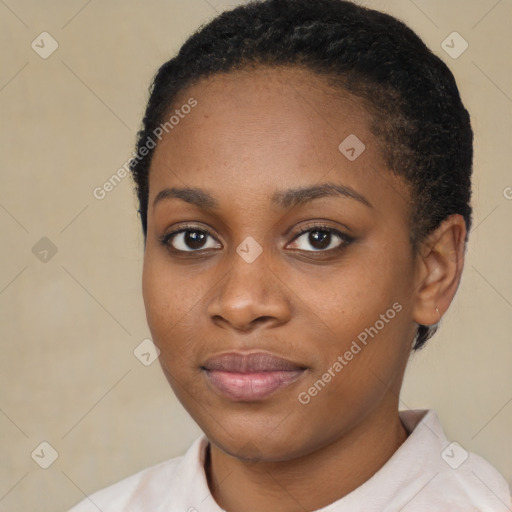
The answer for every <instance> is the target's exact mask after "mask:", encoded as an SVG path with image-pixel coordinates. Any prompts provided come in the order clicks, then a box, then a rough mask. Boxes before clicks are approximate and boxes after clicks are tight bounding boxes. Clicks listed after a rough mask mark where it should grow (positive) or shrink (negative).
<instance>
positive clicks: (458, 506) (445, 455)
mask: <svg viewBox="0 0 512 512" xmlns="http://www.w3.org/2000/svg"><path fill="white" fill-rule="evenodd" d="M411 412H420V411H411ZM422 412H423V411H422ZM413 434H416V435H414V436H413V435H411V436H410V437H411V438H412V439H411V441H413V443H411V445H414V450H413V451H412V452H411V454H410V455H411V456H413V455H414V452H416V450H417V452H416V455H417V456H418V458H417V459H416V463H417V465H418V469H417V474H416V479H415V481H414V482H411V487H412V486H414V487H415V489H414V491H415V492H414V495H413V497H412V496H411V497H412V499H411V501H410V503H409V507H410V508H408V507H407V506H406V507H405V509H404V512H406V511H408V510H429V511H432V512H435V511H443V512H444V511H446V510H447V508H446V507H447V506H449V507H450V508H449V510H450V512H487V511H492V512H508V511H510V510H512V501H511V497H510V488H509V486H508V483H507V482H506V480H505V478H504V477H503V476H502V475H501V474H500V473H499V471H498V470H497V469H496V468H495V467H494V466H492V465H491V464H490V463H489V462H488V461H487V460H485V459H484V458H482V457H480V456H479V455H477V454H475V453H472V452H470V451H467V450H466V449H465V448H464V447H463V446H461V445H460V444H459V443H457V442H450V441H449V440H448V439H447V438H446V436H445V434H444V432H443V430H442V428H441V424H440V422H439V419H438V417H437V415H436V413H435V411H433V410H429V411H427V412H426V414H424V416H423V418H422V420H421V421H420V422H418V423H417V425H415V428H414V431H413ZM411 458H412V457H411Z"/></svg>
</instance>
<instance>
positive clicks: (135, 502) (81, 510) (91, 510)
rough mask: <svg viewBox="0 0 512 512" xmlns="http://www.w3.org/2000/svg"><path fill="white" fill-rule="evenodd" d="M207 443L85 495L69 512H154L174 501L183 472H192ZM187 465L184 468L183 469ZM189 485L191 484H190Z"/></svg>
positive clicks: (201, 441)
mask: <svg viewBox="0 0 512 512" xmlns="http://www.w3.org/2000/svg"><path fill="white" fill-rule="evenodd" d="M206 443H207V440H206V438H205V437H204V436H201V437H200V438H198V439H197V440H196V441H195V442H194V443H193V444H192V445H191V446H190V448H189V449H188V451H187V453H186V454H185V455H182V456H180V457H175V458H173V459H169V460H167V461H164V462H161V463H159V464H156V465H154V466H151V467H148V468H145V469H143V470H142V471H139V472H138V473H135V474H133V475H131V476H129V477H127V478H125V479H123V480H121V481H119V482H117V483H115V484H113V485H111V486H109V487H106V488H104V489H102V490H100V491H97V492H95V493H94V494H91V495H90V496H87V497H86V498H85V499H83V500H82V501H81V502H80V503H78V504H77V505H75V506H74V507H73V508H71V509H70V510H69V511H68V512H97V511H98V510H101V511H102V512H119V511H121V510H123V511H127V512H128V511H129V512H132V511H133V512H139V511H141V512H142V511H143V510H156V509H157V507H158V506H160V504H161V503H162V501H167V500H169V499H173V497H174V496H173V495H175V494H176V493H177V490H179V489H180V488H181V485H180V484H179V480H180V479H181V477H183V473H184V472H185V473H186V472H187V471H188V473H191V470H193V469H194V463H195V462H196V461H197V460H198V459H199V457H200V455H201V451H202V450H203V449H204V447H205V445H206ZM185 465H186V466H187V468H188V469H186V468H185V467H184V466H185ZM190 483H192V482H190Z"/></svg>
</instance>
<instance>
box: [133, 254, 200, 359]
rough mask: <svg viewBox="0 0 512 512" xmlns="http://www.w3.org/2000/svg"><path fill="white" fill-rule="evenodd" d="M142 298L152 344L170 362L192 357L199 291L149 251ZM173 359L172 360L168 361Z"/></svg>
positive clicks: (143, 277)
mask: <svg viewBox="0 0 512 512" xmlns="http://www.w3.org/2000/svg"><path fill="white" fill-rule="evenodd" d="M142 295H143V298H144V305H145V308H146V318H147V323H148V326H149V329H150V331H151V334H152V337H153V342H154V343H155V344H156V345H157V346H158V348H159V349H160V351H161V353H162V355H163V356H164V358H165V359H166V360H167V359H169V360H172V361H176V360H177V359H178V358H179V359H180V360H183V359H185V358H187V357H188V358H189V360H191V359H190V358H191V354H192V348H193V347H192V340H190V342H187V339H188V337H190V336H191V335H192V334H193V333H194V318H196V319H197V316H198V315H199V312H198V311H197V307H196V305H197V304H198V302H199V300H200V291H199V290H198V287H197V286H195V284H194V283H189V282H187V280H186V278H185V277H184V276H183V274H180V273H179V272H172V271H171V268H170V265H169V263H168V262H166V261H165V258H162V257H161V256H160V255H155V254H154V252H153V251H151V250H149V251H148V252H147V253H146V254H145V256H144V267H143V272H142ZM167 356H170V357H167Z"/></svg>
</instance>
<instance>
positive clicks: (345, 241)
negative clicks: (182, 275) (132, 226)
mask: <svg viewBox="0 0 512 512" xmlns="http://www.w3.org/2000/svg"><path fill="white" fill-rule="evenodd" d="M315 231H322V232H326V233H329V234H331V235H336V236H337V237H339V238H340V240H341V243H340V245H338V246H337V247H334V248H331V249H326V250H325V249H318V250H312V251H306V250H303V249H296V250H298V251H302V252H307V253H320V254H331V253H333V252H334V251H341V250H342V249H344V248H345V247H347V246H348V245H349V244H351V243H352V242H353V241H354V240H355V239H354V238H353V237H351V236H349V235H346V234H345V233H342V232H340V231H338V230H337V229H334V228H332V227H330V226H325V225H321V224H313V225H308V226H306V227H305V228H304V229H303V230H301V231H300V232H299V233H297V234H296V235H295V236H294V237H293V238H292V240H291V241H292V242H293V241H294V240H296V239H298V238H300V237H301V236H302V235H304V234H306V233H314V232H315ZM186 232H195V233H203V234H206V235H208V236H209V237H211V238H213V239H215V237H214V236H213V235H212V234H211V233H210V231H209V230H207V229H204V228H199V227H198V226H194V225H185V226H183V227H181V228H180V229H179V230H176V231H172V232H171V233H166V234H164V235H163V236H161V237H160V238H159V242H160V243H161V244H162V245H164V246H166V247H167V248H169V249H171V250H172V251H173V252H174V253H179V254H194V253H195V254H197V253H205V252H207V251H210V250H216V249H197V250H190V251H183V250H181V249H175V248H174V247H172V246H171V243H170V242H171V240H172V239H173V238H174V237H175V236H176V235H179V234H180V233H186ZM329 245H330V244H329Z"/></svg>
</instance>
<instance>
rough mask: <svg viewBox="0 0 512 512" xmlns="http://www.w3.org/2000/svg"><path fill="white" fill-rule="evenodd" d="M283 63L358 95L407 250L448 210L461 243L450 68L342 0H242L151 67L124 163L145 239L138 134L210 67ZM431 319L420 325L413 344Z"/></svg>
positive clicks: (468, 211) (465, 121)
mask: <svg viewBox="0 0 512 512" xmlns="http://www.w3.org/2000/svg"><path fill="white" fill-rule="evenodd" d="M286 65H288V66H297V67H301V68H306V69H309V70H310V71H312V72H314V73H316V74H318V75H322V76H323V77H325V79H326V80H327V82H328V83H329V85H332V86H335V87H339V88H341V89H343V90H346V91H349V92H350V93H352V94H353V95H355V96H357V97H359V98H360V99H361V101H363V103H364V105H365V107H366V108H367V110H368V112H369V113H370V114H371V118H372V123H371V131H372V133H373V134H374V135H375V136H376V138H377V140H378V141H379V143H380V144H379V145H380V147H381V153H382V156H383V158H384V160H385V162H386V164H387V166H388V168H389V169H390V170H391V172H393V173H394V174H396V175H397V176H399V177H400V178H401V179H403V180H404V181H405V182H406V183H407V184H408V185H409V189H410V195H411V198H412V201H411V207H410V210H411V213H410V226H411V230H410V239H411V245H412V249H413V251H414V252H416V251H417V250H418V247H419V243H420V242H422V241H423V240H424V239H425V237H427V236H428V235H429V234H430V233H431V232H432V231H434V230H435V229H436V228H437V227H438V226H439V225H440V224H441V222H442V221H443V220H445V219H446V218H447V217H448V216H449V215H451V214H460V215H462V216H463V217H464V220H465V223H466V228H467V230H466V240H465V242H467V238H468V234H469V231H470V228H471V222H472V208H471V206H470V199H471V174H472V160H473V132H472V129H471V123H470V117H469V113H468V112H467V110H466V109H465V108H464V105H463V104H462V101H461V98H460V95H459V91H458V89H457V85H456V83H455V79H454V77H453V74H452V73H451V72H450V70H449V69H448V67H447V66H446V65H445V64H444V62H443V61H442V60H441V59H440V58H439V57H437V56H435V55H434V54H433V53H432V52H431V51H430V50H429V49H428V48H427V46H426V45H425V44H424V43H423V41H422V40H421V39H420V38H419V37H418V36H417V35H416V34H415V33H414V32H413V31H412V30H411V29H410V28H409V27H407V25H405V24H404V23H403V22H401V21H399V20H397V19H396V18H394V17H392V16H390V15H388V14H385V13H382V12H379V11H375V10H373V9H369V8H366V7H361V6H358V5H356V4H354V3H352V2H350V1H345V0H315V1H311V0H260V1H251V2H248V3H246V4H244V5H242V6H239V7H236V8H234V9H232V10H229V11H225V12H223V13H221V14H220V15H218V16H217V17H216V18H214V19H213V20H211V21H210V22H208V23H207V24H205V25H202V26H201V27H199V28H198V30H197V31H196V32H195V33H194V34H193V35H191V36H190V37H189V38H188V39H187V41H186V42H185V43H184V44H183V45H182V47H181V48H180V50H179V52H178V54H177V55H176V56H175V57H174V58H172V59H171V60H169V61H168V62H166V63H165V64H163V65H162V66H161V67H160V69H159V70H158V72H157V73H156V75H155V77H154V79H153V81H152V83H151V86H150V88H149V100H148V104H147V107H146V111H145V115H144V118H143V123H142V128H141V130H140V131H139V132H138V135H137V144H136V152H135V153H134V155H135V158H133V159H132V161H131V163H130V169H131V171H132V174H133V179H134V182H135V190H136V193H137V197H138V201H139V214H140V218H141V222H142V229H143V232H144V238H146V235H147V208H148V189H149V187H148V178H149V168H150V164H151V157H152V154H153V152H154V144H153V147H152V148H148V144H147V141H148V140H152V136H153V134H154V132H155V130H157V129H158V127H159V126H160V125H161V124H162V123H163V120H164V119H165V117H166V116H167V115H168V113H169V112H170V111H171V110H172V105H173V102H175V101H176V99H177V95H178V94H179V93H182V92H183V91H184V90H185V89H186V88H187V87H190V86H192V85H194V84H196V83H197V82H199V81H200V80H201V79H205V78H207V77H208V76H210V75H213V74H216V73H229V72H230V71H234V70H241V69H251V68H255V67H257V66H286ZM437 327H438V324H436V325H434V326H424V325H419V326H418V329H417V333H416V336H415V340H414V345H413V349H414V350H418V349H419V348H421V347H422V346H423V345H424V344H425V342H426V341H427V340H428V339H429V338H430V337H431V336H432V335H433V334H434V332H435V331H436V330H437Z"/></svg>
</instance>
